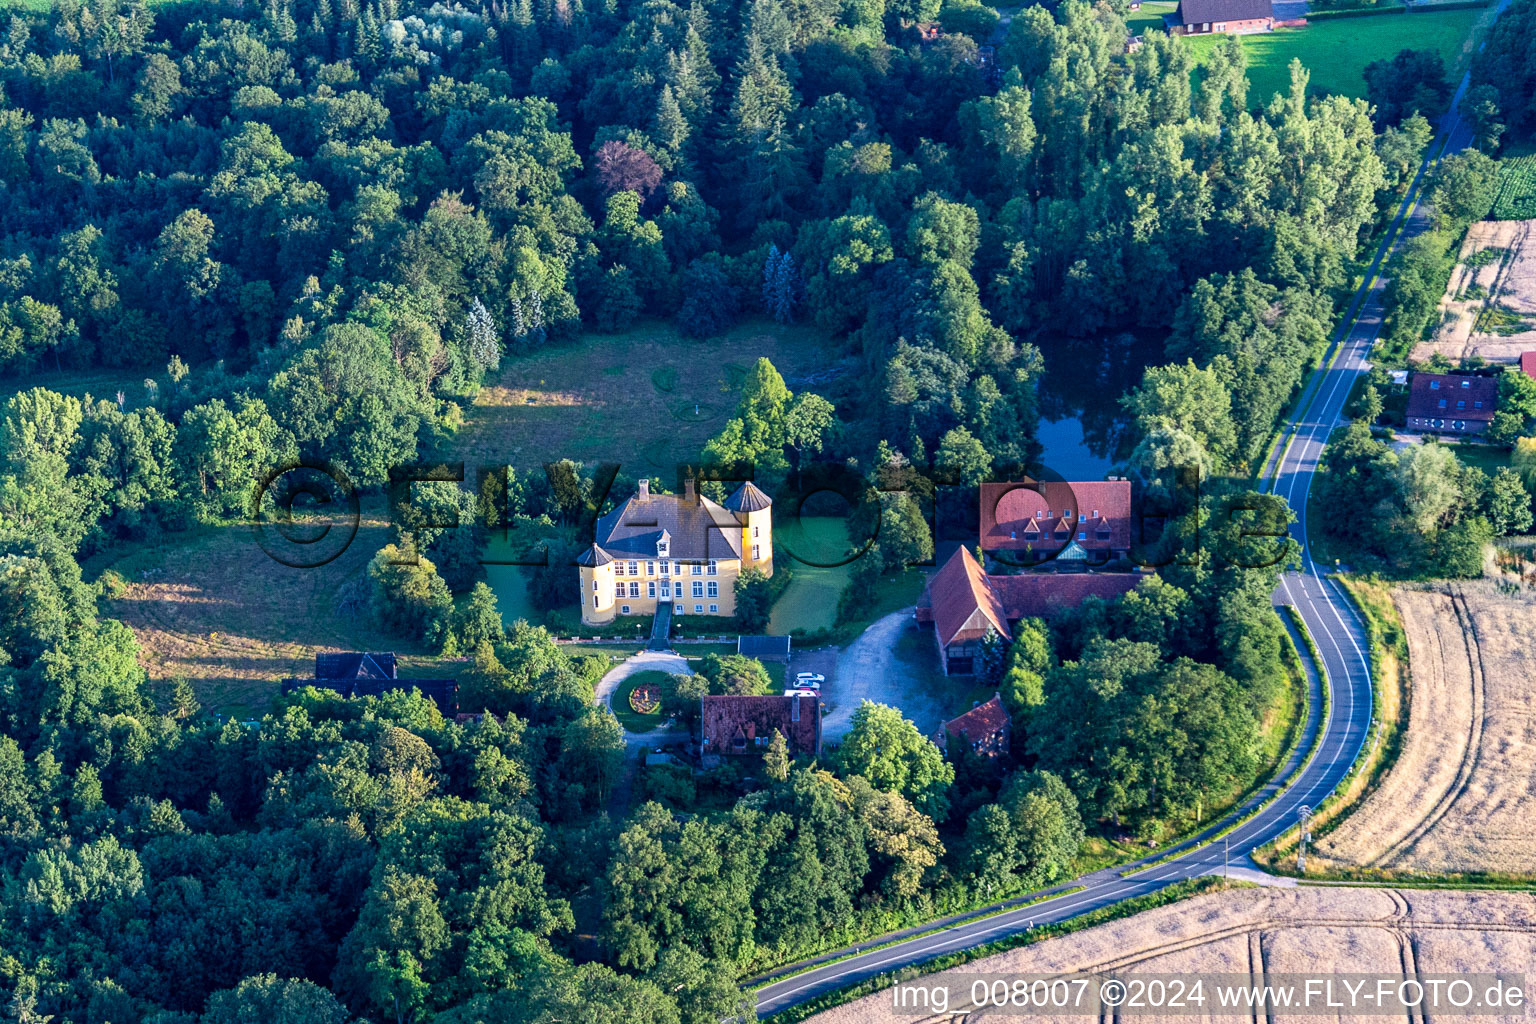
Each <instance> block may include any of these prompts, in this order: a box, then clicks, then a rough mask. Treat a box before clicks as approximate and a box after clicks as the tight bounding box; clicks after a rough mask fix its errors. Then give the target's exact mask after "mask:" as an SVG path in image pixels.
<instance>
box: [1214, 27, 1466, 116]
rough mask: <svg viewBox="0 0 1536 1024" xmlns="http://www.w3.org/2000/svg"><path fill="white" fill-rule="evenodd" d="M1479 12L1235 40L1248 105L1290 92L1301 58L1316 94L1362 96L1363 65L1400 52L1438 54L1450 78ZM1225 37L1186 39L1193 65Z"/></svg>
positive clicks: (1294, 30)
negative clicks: (1243, 58)
mask: <svg viewBox="0 0 1536 1024" xmlns="http://www.w3.org/2000/svg"><path fill="white" fill-rule="evenodd" d="M1485 13H1486V12H1485V11H1484V10H1482V9H1472V10H1463V11H1434V12H1431V13H1428V14H1379V15H1374V16H1372V17H1366V18H1339V19H1336V20H1330V21H1316V22H1313V23H1312V24H1310V25H1307V26H1305V27H1303V28H1277V29H1275V30H1274V31H1273V32H1260V33H1255V34H1253V35H1245V36H1241V37H1239V38H1241V39H1242V41H1243V50H1244V52H1246V53H1247V55H1248V83H1249V90H1248V103H1249V105H1250V106H1253V107H1262V106H1264V105H1266V104H1267V103H1268V102H1269V99H1270V97H1271V96H1273V95H1274V94H1275V93H1282V94H1283V93H1285V92H1287V91H1289V89H1290V87H1291V84H1290V83H1291V73H1290V63H1291V59H1292V58H1293V57H1294V58H1299V59H1300V60H1301V63H1302V65H1303V66H1304V67H1306V68H1307V70H1309V71H1310V72H1311V73H1312V78H1311V81H1310V82H1309V91H1310V92H1311V93H1312V94H1314V95H1326V94H1337V95H1343V96H1354V97H1361V98H1363V97H1364V96H1365V79H1364V78H1363V77H1362V75H1363V72H1364V71H1365V66H1366V65H1367V64H1369V63H1370V62H1371V61H1373V60H1385V59H1389V58H1391V57H1393V56H1394V55H1396V53H1397V52H1398V51H1399V50H1404V49H1414V50H1437V51H1439V53H1440V56H1441V57H1442V58H1444V60H1445V66H1446V69H1447V71H1448V72H1451V77H1452V78H1453V79H1454V78H1455V76H1456V74H1457V73H1458V72H1457V71H1456V70H1455V69H1456V68H1457V67H1458V65H1459V64H1460V62H1461V59H1462V55H1463V53H1464V52H1469V50H1470V47H1471V36H1472V26H1473V25H1474V24H1475V23H1476V22H1477V20H1478V19H1479V18H1481V17H1482V16H1483V15H1484V14H1485ZM1223 38H1225V37H1223V36H1215V35H1210V36H1197V37H1194V38H1190V39H1187V40H1185V41H1186V42H1187V43H1188V44H1189V47H1190V49H1191V50H1192V51H1193V52H1194V54H1195V61H1196V63H1197V64H1198V63H1201V62H1203V61H1205V60H1208V59H1209V57H1210V54H1211V51H1212V50H1214V49H1215V48H1216V46H1217V44H1218V43H1220V42H1221V40H1222V39H1223Z"/></svg>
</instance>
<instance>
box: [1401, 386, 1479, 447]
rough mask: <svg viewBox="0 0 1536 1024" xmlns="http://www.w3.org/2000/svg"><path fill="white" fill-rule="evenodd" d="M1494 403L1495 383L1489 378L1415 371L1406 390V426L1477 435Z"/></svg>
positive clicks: (1416, 428) (1432, 430)
mask: <svg viewBox="0 0 1536 1024" xmlns="http://www.w3.org/2000/svg"><path fill="white" fill-rule="evenodd" d="M1498 403H1499V382H1498V381H1497V380H1495V379H1494V378H1492V377H1468V376H1465V375H1462V374H1452V373H1416V374H1414V375H1413V383H1412V384H1411V385H1410V386H1409V391H1408V411H1407V413H1406V416H1407V420H1408V429H1409V430H1423V431H1428V432H1430V433H1440V434H1481V433H1482V432H1483V431H1485V430H1487V429H1488V421H1489V420H1491V419H1493V414H1494V411H1495V409H1497V407H1498Z"/></svg>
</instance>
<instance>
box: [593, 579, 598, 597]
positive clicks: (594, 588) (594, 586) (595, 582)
mask: <svg viewBox="0 0 1536 1024" xmlns="http://www.w3.org/2000/svg"><path fill="white" fill-rule="evenodd" d="M592 592H593V593H594V594H595V593H597V580H593V581H592Z"/></svg>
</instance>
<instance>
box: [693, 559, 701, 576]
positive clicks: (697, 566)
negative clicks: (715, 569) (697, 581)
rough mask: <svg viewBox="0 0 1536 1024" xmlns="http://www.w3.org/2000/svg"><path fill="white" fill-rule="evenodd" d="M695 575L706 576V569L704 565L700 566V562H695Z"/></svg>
mask: <svg viewBox="0 0 1536 1024" xmlns="http://www.w3.org/2000/svg"><path fill="white" fill-rule="evenodd" d="M693 574H694V575H695V576H702V575H704V567H703V566H702V565H700V564H699V563H698V562H694V563H693Z"/></svg>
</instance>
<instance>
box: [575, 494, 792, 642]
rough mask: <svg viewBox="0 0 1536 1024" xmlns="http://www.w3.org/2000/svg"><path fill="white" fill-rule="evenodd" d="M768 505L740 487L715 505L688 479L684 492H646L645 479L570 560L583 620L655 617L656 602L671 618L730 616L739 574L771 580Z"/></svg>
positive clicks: (761, 497)
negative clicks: (750, 572)
mask: <svg viewBox="0 0 1536 1024" xmlns="http://www.w3.org/2000/svg"><path fill="white" fill-rule="evenodd" d="M772 506H773V502H772V501H771V500H769V498H768V495H766V494H764V493H763V492H762V491H761V490H759V489H758V488H757V486H756V485H754V484H752V483H744V484H742V485H741V486H740V487H738V488H736V490H735V491H734V492H732V494H731V496H730V497H729V498H727V499H725V504H723V505H722V504H718V503H716V502H713V501H710V500H709V499H708V498H706V497H704V496H703V495H702V494H699V493H697V492H696V491H695V489H694V483H693V481H692V480H688V481H686V482H685V483H684V485H683V493H682V494H680V495H678V494H652V493H651V486H650V481H649V480H641V481H640V483H639V490H637V491H636V492H635V494H634V496H633V497H631V498H628V499H626V500H625V502H624V504H622V505H620V506H619V507H618V508H616V509H614V510H613V511H612V512H610V513H608V514H607V515H605V516H603V517H602V518H601V519H599V520H598V521H597V537H596V542H595V543H594V544H593V545H592V546H591V547H590V548H589V549H587V550H586V551H584V552H582V554H581V557H580V558H578V559H577V560H576V562H577V564H578V565H579V566H580V570H579V571H580V573H581V595H582V599H581V621H582V622H584V623H586V624H587V625H589V626H601V625H604V624H606V623H609V622H612V621H613V619H614V616H616V615H653V614H655V612H656V608H657V605H658V602H668V601H670V602H671V603H672V612H673V614H675V615H734V614H736V577H738V576H740V575H741V571H742V569H744V568H745V569H761V570H762V571H763V572H765V573H767V574H768V575H769V576H772V575H773V513H772Z"/></svg>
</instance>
